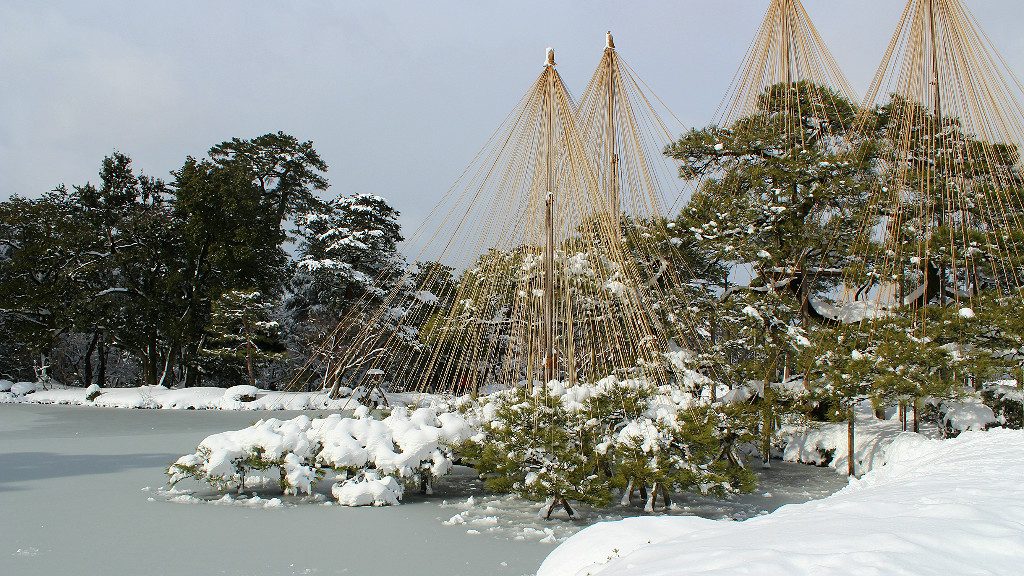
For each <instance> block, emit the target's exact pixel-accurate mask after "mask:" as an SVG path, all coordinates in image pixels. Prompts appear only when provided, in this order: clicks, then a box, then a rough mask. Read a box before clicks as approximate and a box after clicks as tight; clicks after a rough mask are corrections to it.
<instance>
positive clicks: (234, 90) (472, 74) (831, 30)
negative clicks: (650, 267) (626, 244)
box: [0, 0, 1024, 231]
mask: <svg viewBox="0 0 1024 576" xmlns="http://www.w3.org/2000/svg"><path fill="white" fill-rule="evenodd" d="M804 1H805V5H806V7H807V10H808V12H810V14H811V16H812V18H813V19H814V21H815V23H816V25H817V26H818V28H819V31H820V32H821V34H822V36H823V37H824V38H825V40H826V42H828V44H829V46H830V48H831V49H832V52H833V54H834V55H835V57H836V59H837V60H838V62H839V64H840V65H841V66H842V67H843V68H844V70H845V72H846V75H847V77H848V78H849V80H850V82H851V85H852V86H853V88H854V89H855V90H857V91H858V92H861V93H862V92H863V91H864V90H865V89H866V87H867V84H868V82H869V81H870V78H871V76H872V74H873V73H874V69H875V67H876V66H877V65H878V61H879V60H880V58H881V56H882V53H883V51H884V49H885V46H886V43H887V42H888V39H889V36H890V35H891V33H892V30H893V28H894V27H895V25H896V23H897V19H898V17H899V14H900V11H901V9H902V6H903V2H902V0H804ZM767 5H768V0H703V1H700V2H697V1H695V0H685V1H682V0H680V1H667V0H662V1H660V2H654V1H645V0H635V1H629V2H626V1H620V2H610V1H607V0H590V1H586V2H583V1H579V2H555V1H552V0H548V1H546V2H545V1H535V0H527V1H519V2H482V1H476V2H469V1H465V2H452V1H442V0H433V1H421V2H411V1H409V2H397V1H383V0H381V1H377V2H364V3H356V2H341V1H338V2H305V1H291V2H280V1H277V2H252V1H245V2H242V1H237V2H231V1H217V2H198V1H180V0H179V1H175V2H166V1H165V2H148V1H136V2H99V1H83V0H67V1H59V0H54V1H48V2H39V1H37V0H26V1H17V0H0V23H2V29H3V32H2V33H0V71H2V72H3V78H4V81H3V83H2V88H0V198H7V197H9V196H10V195H12V194H19V195H23V196H35V195H38V194H40V193H41V192H44V191H46V190H49V189H52V188H53V187H54V186H55V185H57V184H58V183H61V182H65V183H68V184H77V183H82V182H85V181H87V180H92V181H95V180H96V179H97V177H96V173H97V171H98V169H99V164H100V160H101V159H102V158H103V156H104V155H106V154H109V153H110V152H112V151H113V150H120V151H122V152H125V153H127V154H129V155H130V156H131V157H132V158H133V159H134V160H135V163H136V166H137V167H139V168H142V169H143V170H144V171H145V172H146V173H148V174H152V175H157V176H166V175H167V173H168V171H169V170H171V169H173V168H175V167H178V166H180V165H181V163H182V161H183V160H184V158H185V156H186V155H189V154H192V155H195V156H201V155H203V154H204V153H205V151H206V150H207V149H208V148H209V147H210V146H211V145H213V144H216V143H218V142H221V141H223V140H227V139H229V138H231V137H235V136H237V137H253V136H257V135H260V134H263V133H266V132H271V131H277V130H283V131H285V132H288V133H291V134H293V135H295V136H297V137H298V138H300V139H309V140H313V141H314V143H315V144H316V147H317V149H318V150H319V151H320V153H321V155H322V156H323V157H324V159H325V160H326V161H327V162H328V164H329V165H330V170H329V172H328V177H329V179H330V181H331V184H332V187H331V192H332V193H333V194H347V193H353V192H367V193H375V194H379V195H382V196H385V197H387V198H389V199H390V200H391V201H392V203H393V204H394V205H395V206H396V207H397V208H398V209H399V210H401V211H402V212H403V214H404V217H403V221H404V224H405V225H406V226H407V227H415V226H416V225H418V224H419V221H420V219H421V218H422V216H423V215H424V214H425V213H426V212H427V211H428V210H429V208H430V207H431V206H433V204H434V203H435V200H436V199H437V198H438V197H439V196H440V194H442V193H443V192H444V191H445V190H446V189H447V188H448V187H449V186H450V185H451V183H452V182H453V181H454V179H455V178H456V177H457V176H458V175H459V173H460V172H461V170H462V168H463V167H464V166H465V165H466V164H467V163H468V162H469V161H470V160H471V159H472V157H473V155H474V154H475V152H476V151H477V150H478V149H479V147H480V146H481V145H482V144H483V142H484V140H485V139H486V138H487V137H488V136H489V135H490V133H491V132H492V130H493V129H494V128H495V127H496V126H497V124H498V123H499V122H500V121H501V120H502V119H504V117H505V115H506V114H507V113H508V111H509V109H510V108H511V107H512V106H513V105H514V104H515V103H516V102H517V101H518V99H519V97H520V96H521V95H522V93H523V92H524V91H525V90H526V89H527V88H528V86H529V84H530V83H531V82H532V81H533V79H534V78H535V77H536V75H537V74H538V73H539V72H540V70H541V66H542V64H543V60H544V49H545V47H547V46H553V47H554V48H555V49H556V50H557V54H558V63H559V71H560V72H561V74H562V75H563V77H564V78H565V79H566V82H567V83H568V84H569V86H570V89H572V90H573V91H574V92H575V93H576V94H577V95H578V94H579V93H580V92H581V91H582V89H583V88H584V85H585V83H586V81H587V79H588V78H589V77H590V74H591V73H592V71H593V68H594V67H595V66H596V64H597V61H598V59H599V58H600V56H601V51H602V48H603V46H604V32H605V30H609V29H610V30H612V31H613V33H614V34H615V39H616V46H617V48H618V50H619V53H620V54H621V55H622V56H623V57H624V58H625V59H626V61H628V62H629V63H630V65H631V66H632V67H633V69H634V70H635V71H636V72H637V73H638V74H640V75H641V76H642V77H643V78H644V79H645V80H646V82H647V83H648V84H649V85H650V86H651V87H652V88H653V89H654V91H655V92H656V93H657V94H658V95H659V96H661V98H662V99H663V100H665V102H666V103H667V104H668V105H669V107H671V108H672V109H673V110H674V111H675V113H676V114H677V115H678V116H679V118H680V119H681V120H682V121H683V122H684V123H685V124H687V125H694V126H702V125H704V124H706V123H708V121H709V119H711V118H712V117H713V115H714V113H715V111H716V109H717V107H718V104H719V102H720V100H721V98H722V95H723V94H724V92H725V90H726V89H727V87H728V85H729V82H730V80H731V79H732V77H733V74H734V73H735V71H736V69H737V67H738V66H739V63H740V60H741V59H742V57H743V54H744V53H745V51H746V48H747V46H748V43H749V42H750V40H751V39H752V37H753V34H754V31H755V30H756V27H757V25H758V23H759V21H760V19H761V17H762V15H763V12H764V10H765V8H766V7H767ZM969 5H970V6H971V8H972V10H973V11H974V13H975V15H976V16H977V18H978V20H979V21H980V22H981V24H982V26H983V27H984V28H985V29H986V31H987V32H988V34H989V35H990V36H991V38H992V40H993V42H994V43H995V44H996V46H998V47H999V49H1000V50H1001V52H1002V53H1003V55H1004V56H1005V57H1006V58H1007V60H1008V62H1009V64H1010V66H1011V67H1012V68H1013V69H1014V70H1016V71H1021V70H1022V69H1024V39H1022V37H1021V35H1020V32H1019V30H1020V28H1021V25H1022V24H1024V16H1022V14H1021V8H1022V6H1021V3H1020V0H975V1H973V2H969ZM1020 75H1021V74H1020V73H1018V76H1020ZM407 231H411V230H407Z"/></svg>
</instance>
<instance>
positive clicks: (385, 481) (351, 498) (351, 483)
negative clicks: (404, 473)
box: [331, 470, 405, 506]
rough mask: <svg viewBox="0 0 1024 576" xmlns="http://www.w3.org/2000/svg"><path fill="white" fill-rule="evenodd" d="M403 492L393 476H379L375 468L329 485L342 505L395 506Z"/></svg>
mask: <svg viewBox="0 0 1024 576" xmlns="http://www.w3.org/2000/svg"><path fill="white" fill-rule="evenodd" d="M404 493H405V488H404V487H403V486H402V484H401V483H399V482H398V480H395V478H394V477H393V476H384V477H383V478H381V477H380V475H379V474H378V473H377V471H375V470H363V471H362V472H360V473H359V474H358V475H356V477H355V478H349V479H348V480H345V481H342V482H339V483H337V484H335V485H334V486H332V487H331V494H332V495H333V496H334V498H335V499H336V500H337V501H338V503H339V504H342V505H344V506H397V505H398V503H399V501H401V499H402V495H403V494H404Z"/></svg>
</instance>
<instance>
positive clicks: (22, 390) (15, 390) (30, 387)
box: [10, 382, 36, 396]
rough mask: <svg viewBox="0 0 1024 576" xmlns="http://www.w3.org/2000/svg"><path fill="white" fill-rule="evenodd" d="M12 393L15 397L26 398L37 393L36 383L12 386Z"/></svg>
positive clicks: (21, 383)
mask: <svg viewBox="0 0 1024 576" xmlns="http://www.w3.org/2000/svg"><path fill="white" fill-rule="evenodd" d="M10 391H11V394H14V395H15V396H24V395H26V394H31V393H33V392H35V391H36V384H35V382H18V383H17V384H11V388H10Z"/></svg>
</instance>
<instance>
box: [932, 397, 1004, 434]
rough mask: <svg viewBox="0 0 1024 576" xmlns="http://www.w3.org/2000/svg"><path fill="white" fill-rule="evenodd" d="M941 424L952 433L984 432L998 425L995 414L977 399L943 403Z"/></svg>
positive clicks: (969, 398)
mask: <svg viewBox="0 0 1024 576" xmlns="http://www.w3.org/2000/svg"><path fill="white" fill-rule="evenodd" d="M941 412H942V423H943V424H945V425H946V427H947V428H948V429H950V430H952V431H954V432H964V431H967V430H985V429H986V428H988V427H989V426H994V425H997V424H998V423H999V420H998V419H997V418H996V415H995V413H994V412H993V411H992V409H991V408H989V407H988V406H986V405H985V404H984V403H982V401H981V400H980V399H978V398H971V397H968V398H964V399H963V400H959V401H948V402H943V403H942V407H941Z"/></svg>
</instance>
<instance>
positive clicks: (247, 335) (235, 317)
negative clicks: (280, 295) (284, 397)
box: [202, 290, 285, 386]
mask: <svg viewBox="0 0 1024 576" xmlns="http://www.w3.org/2000/svg"><path fill="white" fill-rule="evenodd" d="M275 312H276V311H275V309H274V305H273V303H272V302H270V301H269V300H268V299H267V298H266V297H265V296H264V295H263V294H261V293H260V292H258V291H256V290H230V291H228V292H225V293H224V294H223V295H221V297H220V298H218V299H217V301H216V302H214V305H213V311H212V314H211V317H210V323H209V325H208V326H207V327H206V332H207V339H206V341H205V346H204V348H203V350H202V352H203V354H204V355H206V356H208V357H210V358H213V359H216V360H219V361H221V362H225V361H226V362H227V363H228V364H229V365H230V364H232V363H235V362H238V363H241V364H242V365H243V367H244V373H245V375H246V377H247V379H248V382H249V384H250V385H252V386H255V385H256V373H257V368H258V365H259V364H262V363H266V362H270V361H274V360H280V359H281V358H283V356H284V350H285V348H284V345H283V343H282V342H281V340H280V332H279V330H280V326H279V325H278V323H277V322H276V321H275V320H273V317H274V315H275ZM219 368H220V369H221V370H223V369H224V367H223V366H220V367H219Z"/></svg>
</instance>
